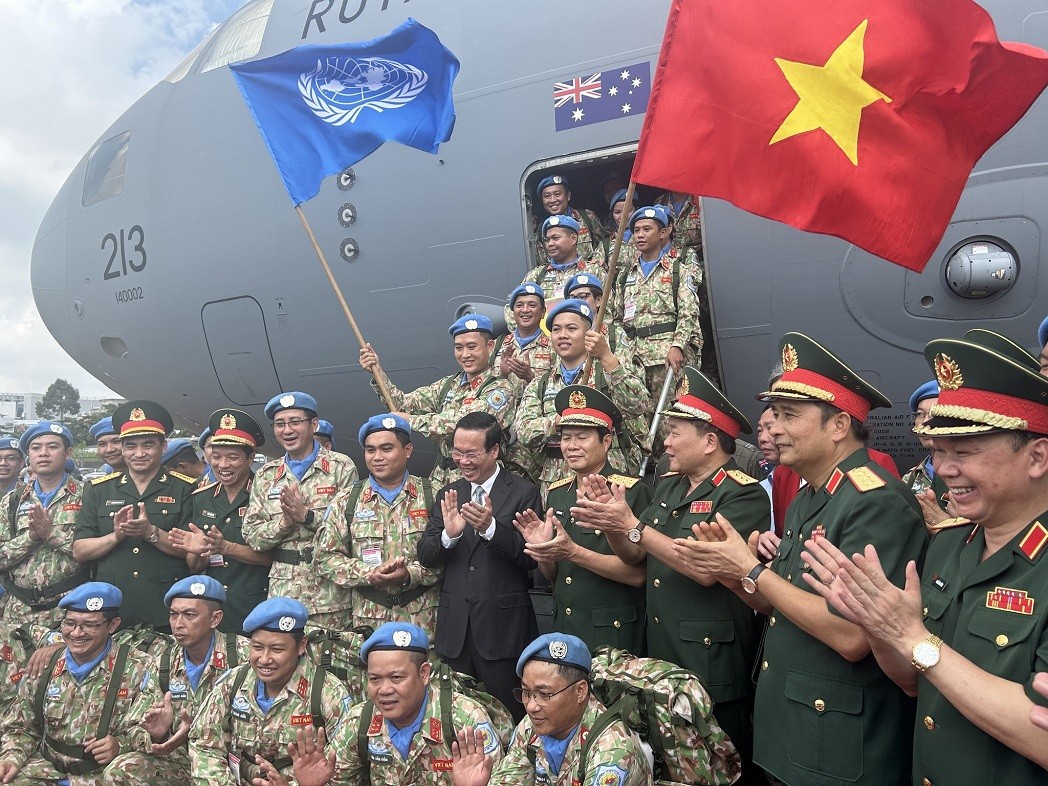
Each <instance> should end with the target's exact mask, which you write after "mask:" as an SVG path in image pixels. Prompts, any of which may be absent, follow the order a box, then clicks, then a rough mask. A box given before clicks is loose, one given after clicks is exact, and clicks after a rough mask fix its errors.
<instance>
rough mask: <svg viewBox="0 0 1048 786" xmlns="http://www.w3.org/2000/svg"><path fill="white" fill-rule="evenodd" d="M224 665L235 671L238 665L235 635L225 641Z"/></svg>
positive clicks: (238, 658) (238, 655) (238, 656)
mask: <svg viewBox="0 0 1048 786" xmlns="http://www.w3.org/2000/svg"><path fill="white" fill-rule="evenodd" d="M226 663H227V664H229V668H231V669H235V668H236V667H237V666H239V665H240V653H239V652H237V637H236V634H233V635H232V636H231V637H230V638H227V639H226Z"/></svg>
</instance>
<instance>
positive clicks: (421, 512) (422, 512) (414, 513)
mask: <svg viewBox="0 0 1048 786" xmlns="http://www.w3.org/2000/svg"><path fill="white" fill-rule="evenodd" d="M408 516H410V517H411V518H413V519H428V518H429V511H428V510H426V509H425V508H414V509H412V510H410V511H408Z"/></svg>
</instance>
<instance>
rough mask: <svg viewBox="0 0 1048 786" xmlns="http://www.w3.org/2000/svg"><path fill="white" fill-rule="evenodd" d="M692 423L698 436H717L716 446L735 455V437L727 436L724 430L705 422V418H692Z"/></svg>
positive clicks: (730, 454)
mask: <svg viewBox="0 0 1048 786" xmlns="http://www.w3.org/2000/svg"><path fill="white" fill-rule="evenodd" d="M692 423H694V424H695V430H696V431H697V432H699V436H700V437H703V436H705V435H707V434H714V435H715V436H716V437H717V446H718V447H719V448H720V449H721V450H723V451H724V452H725V453H727V454H728V455H729V456H734V455H735V439H734V438H733V437H729V436H728V435H727V434H726V433H725V432H723V431H721V430H720V429H719V428H717V427H716V426H714V425H713V424H712V423H707V422H706V421H705V420H693V421H692Z"/></svg>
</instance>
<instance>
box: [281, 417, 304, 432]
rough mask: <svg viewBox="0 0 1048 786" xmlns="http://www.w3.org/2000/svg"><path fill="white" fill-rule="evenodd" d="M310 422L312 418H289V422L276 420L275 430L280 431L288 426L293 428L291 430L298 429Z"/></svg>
mask: <svg viewBox="0 0 1048 786" xmlns="http://www.w3.org/2000/svg"><path fill="white" fill-rule="evenodd" d="M310 420H311V418H288V419H287V420H274V421H273V428H274V429H277V430H278V431H279V430H280V429H282V428H285V427H287V426H291V428H298V427H299V426H301V425H302V424H303V423H308V422H309V421H310Z"/></svg>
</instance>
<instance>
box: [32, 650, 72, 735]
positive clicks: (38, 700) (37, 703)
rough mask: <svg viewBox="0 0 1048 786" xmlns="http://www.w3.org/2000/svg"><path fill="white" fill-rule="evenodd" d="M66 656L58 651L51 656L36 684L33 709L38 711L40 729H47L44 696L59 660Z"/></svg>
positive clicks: (37, 719) (37, 717)
mask: <svg viewBox="0 0 1048 786" xmlns="http://www.w3.org/2000/svg"><path fill="white" fill-rule="evenodd" d="M63 655H65V650H61V649H60V650H58V651H57V652H56V653H55V654H54V655H52V656H51V661H50V662H49V663H48V664H47V670H46V671H43V672H41V674H40V679H39V681H38V682H37V683H36V695H35V696H34V697H33V709H34V710H36V722H37V723H38V724H39V726H40V728H41V729H43V728H46V724H45V723H44V696H45V695H47V684H48V683H49V682H50V681H51V675H52V674H54V672H55V665H56V664H57V663H58V659H59V658H61V657H62V656H63Z"/></svg>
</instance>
